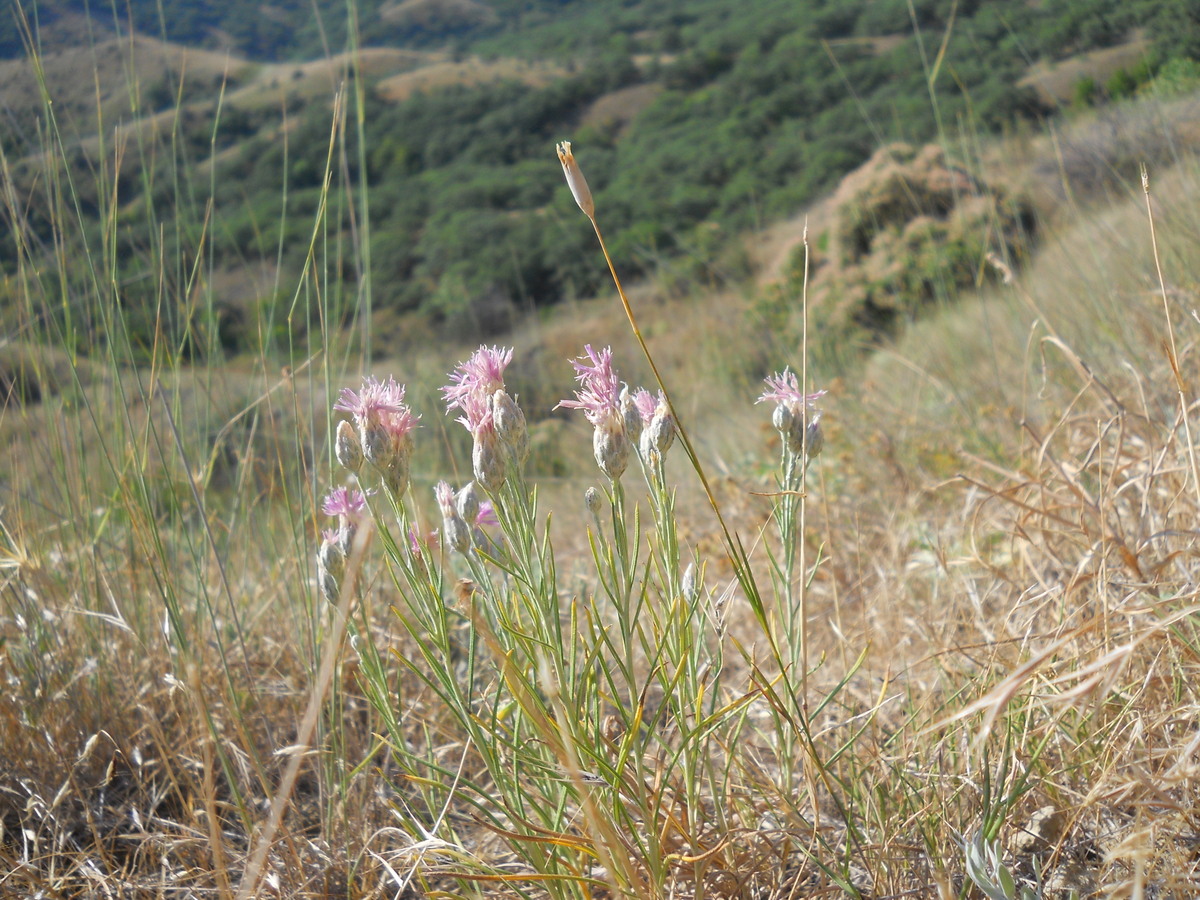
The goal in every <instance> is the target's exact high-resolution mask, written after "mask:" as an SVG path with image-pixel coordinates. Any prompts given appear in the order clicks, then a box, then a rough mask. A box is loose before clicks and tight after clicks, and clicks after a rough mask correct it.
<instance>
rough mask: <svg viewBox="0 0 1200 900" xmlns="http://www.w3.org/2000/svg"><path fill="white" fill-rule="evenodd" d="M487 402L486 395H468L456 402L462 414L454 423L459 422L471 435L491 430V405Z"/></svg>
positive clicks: (447, 410) (448, 410)
mask: <svg viewBox="0 0 1200 900" xmlns="http://www.w3.org/2000/svg"><path fill="white" fill-rule="evenodd" d="M488 400H489V395H487V394H469V395H467V396H464V397H462V398H461V399H459V400H457V401H456V404H457V406H458V408H459V409H461V410H462V411H463V414H462V415H461V416H459V417H458V418H457V419H455V420H454V421H456V422H461V423H462V424H463V425H465V426H466V429H467V431H469V432H471V434H473V435H478V434H479V433H480V432H481V431H486V430H491V429H493V427H494V425H495V422H494V420H493V419H492V404H491V403H489V402H488ZM446 412H450V407H447V408H446Z"/></svg>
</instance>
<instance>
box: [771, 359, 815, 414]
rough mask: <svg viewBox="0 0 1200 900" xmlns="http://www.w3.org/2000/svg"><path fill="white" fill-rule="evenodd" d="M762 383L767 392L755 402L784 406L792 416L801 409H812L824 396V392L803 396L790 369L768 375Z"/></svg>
mask: <svg viewBox="0 0 1200 900" xmlns="http://www.w3.org/2000/svg"><path fill="white" fill-rule="evenodd" d="M763 383H764V384H765V385H766V386H767V390H765V391H763V393H762V396H760V397H759V398H758V400H756V401H755V402H756V403H769V402H770V403H776V404H779V405H786V406H787V407H788V408H789V410H791V412H792V413H793V414H795V413H799V412H800V411H801V409H802V408H803V407H808V408H809V409H812V408H813V406H814V404H815V403H816V402H817V400H819V399H820V398H821V397H823V396H825V391H817V392H816V393H813V394H808V395H805V393H804V392H803V391H802V390H801V389H800V379H798V378H797V377H796V373H795V372H793V371H792V370H791V369H784V370H783V371H782V372H776V373H775V374H774V375H768V376H767V377H766V378H764V379H763Z"/></svg>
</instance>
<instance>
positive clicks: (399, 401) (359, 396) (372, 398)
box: [333, 375, 411, 422]
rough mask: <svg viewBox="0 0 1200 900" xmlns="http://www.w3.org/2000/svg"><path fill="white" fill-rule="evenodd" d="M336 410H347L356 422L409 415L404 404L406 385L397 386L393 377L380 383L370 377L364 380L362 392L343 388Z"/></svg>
mask: <svg viewBox="0 0 1200 900" xmlns="http://www.w3.org/2000/svg"><path fill="white" fill-rule="evenodd" d="M333 408H334V409H341V410H345V411H346V412H348V413H350V414H351V415H352V416H354V418H355V421H357V422H361V421H362V420H372V419H375V418H378V417H380V416H382V415H383V414H385V413H390V414H392V415H403V414H409V415H411V413H409V410H408V407H407V406H405V404H404V385H402V384H397V383H396V379H395V378H393V377H392V376H391V375H389V376H388V379H387V381H379V380H378V379H377V378H375V377H374V376H371V375H368V376H367V377H365V378H364V379H363V386H362V390H361V391H353V390H351V389H350V388H342V393H341V396H340V397H339V399H338V401H337V403H335V404H333Z"/></svg>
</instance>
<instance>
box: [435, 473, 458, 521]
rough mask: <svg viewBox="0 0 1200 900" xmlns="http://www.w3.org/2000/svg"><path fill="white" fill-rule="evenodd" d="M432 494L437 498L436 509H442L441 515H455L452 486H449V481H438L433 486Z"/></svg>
mask: <svg viewBox="0 0 1200 900" xmlns="http://www.w3.org/2000/svg"><path fill="white" fill-rule="evenodd" d="M433 496H434V497H435V498H436V499H437V505H438V509H440V510H441V511H442V515H443V516H445V517H447V518H449V517H450V516H452V515H455V514H456V512H457V510H456V509H455V505H454V488H452V487H450V482H448V481H439V482H438V483H437V484H436V485H434V487H433Z"/></svg>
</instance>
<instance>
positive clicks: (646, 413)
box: [633, 388, 667, 425]
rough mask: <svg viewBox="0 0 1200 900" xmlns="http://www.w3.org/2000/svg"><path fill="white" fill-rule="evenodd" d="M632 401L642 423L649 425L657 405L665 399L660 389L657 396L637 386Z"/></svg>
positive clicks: (663, 402)
mask: <svg viewBox="0 0 1200 900" xmlns="http://www.w3.org/2000/svg"><path fill="white" fill-rule="evenodd" d="M633 402H634V405H635V406H637V411H638V414H639V415H640V416H641V417H642V424H643V425H649V424H650V420H651V419H653V418H654V413H655V411H656V410H657V409H658V407H659V405H660V404H666V402H667V401H666V398H664V397H663V394H662V391H659V392H658V396H657V397H655V396H654V395H653V394H652V393H650V392H649V391H648V390H646V389H645V388H638V389H637V390H636V391H635V392H634V394H633Z"/></svg>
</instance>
